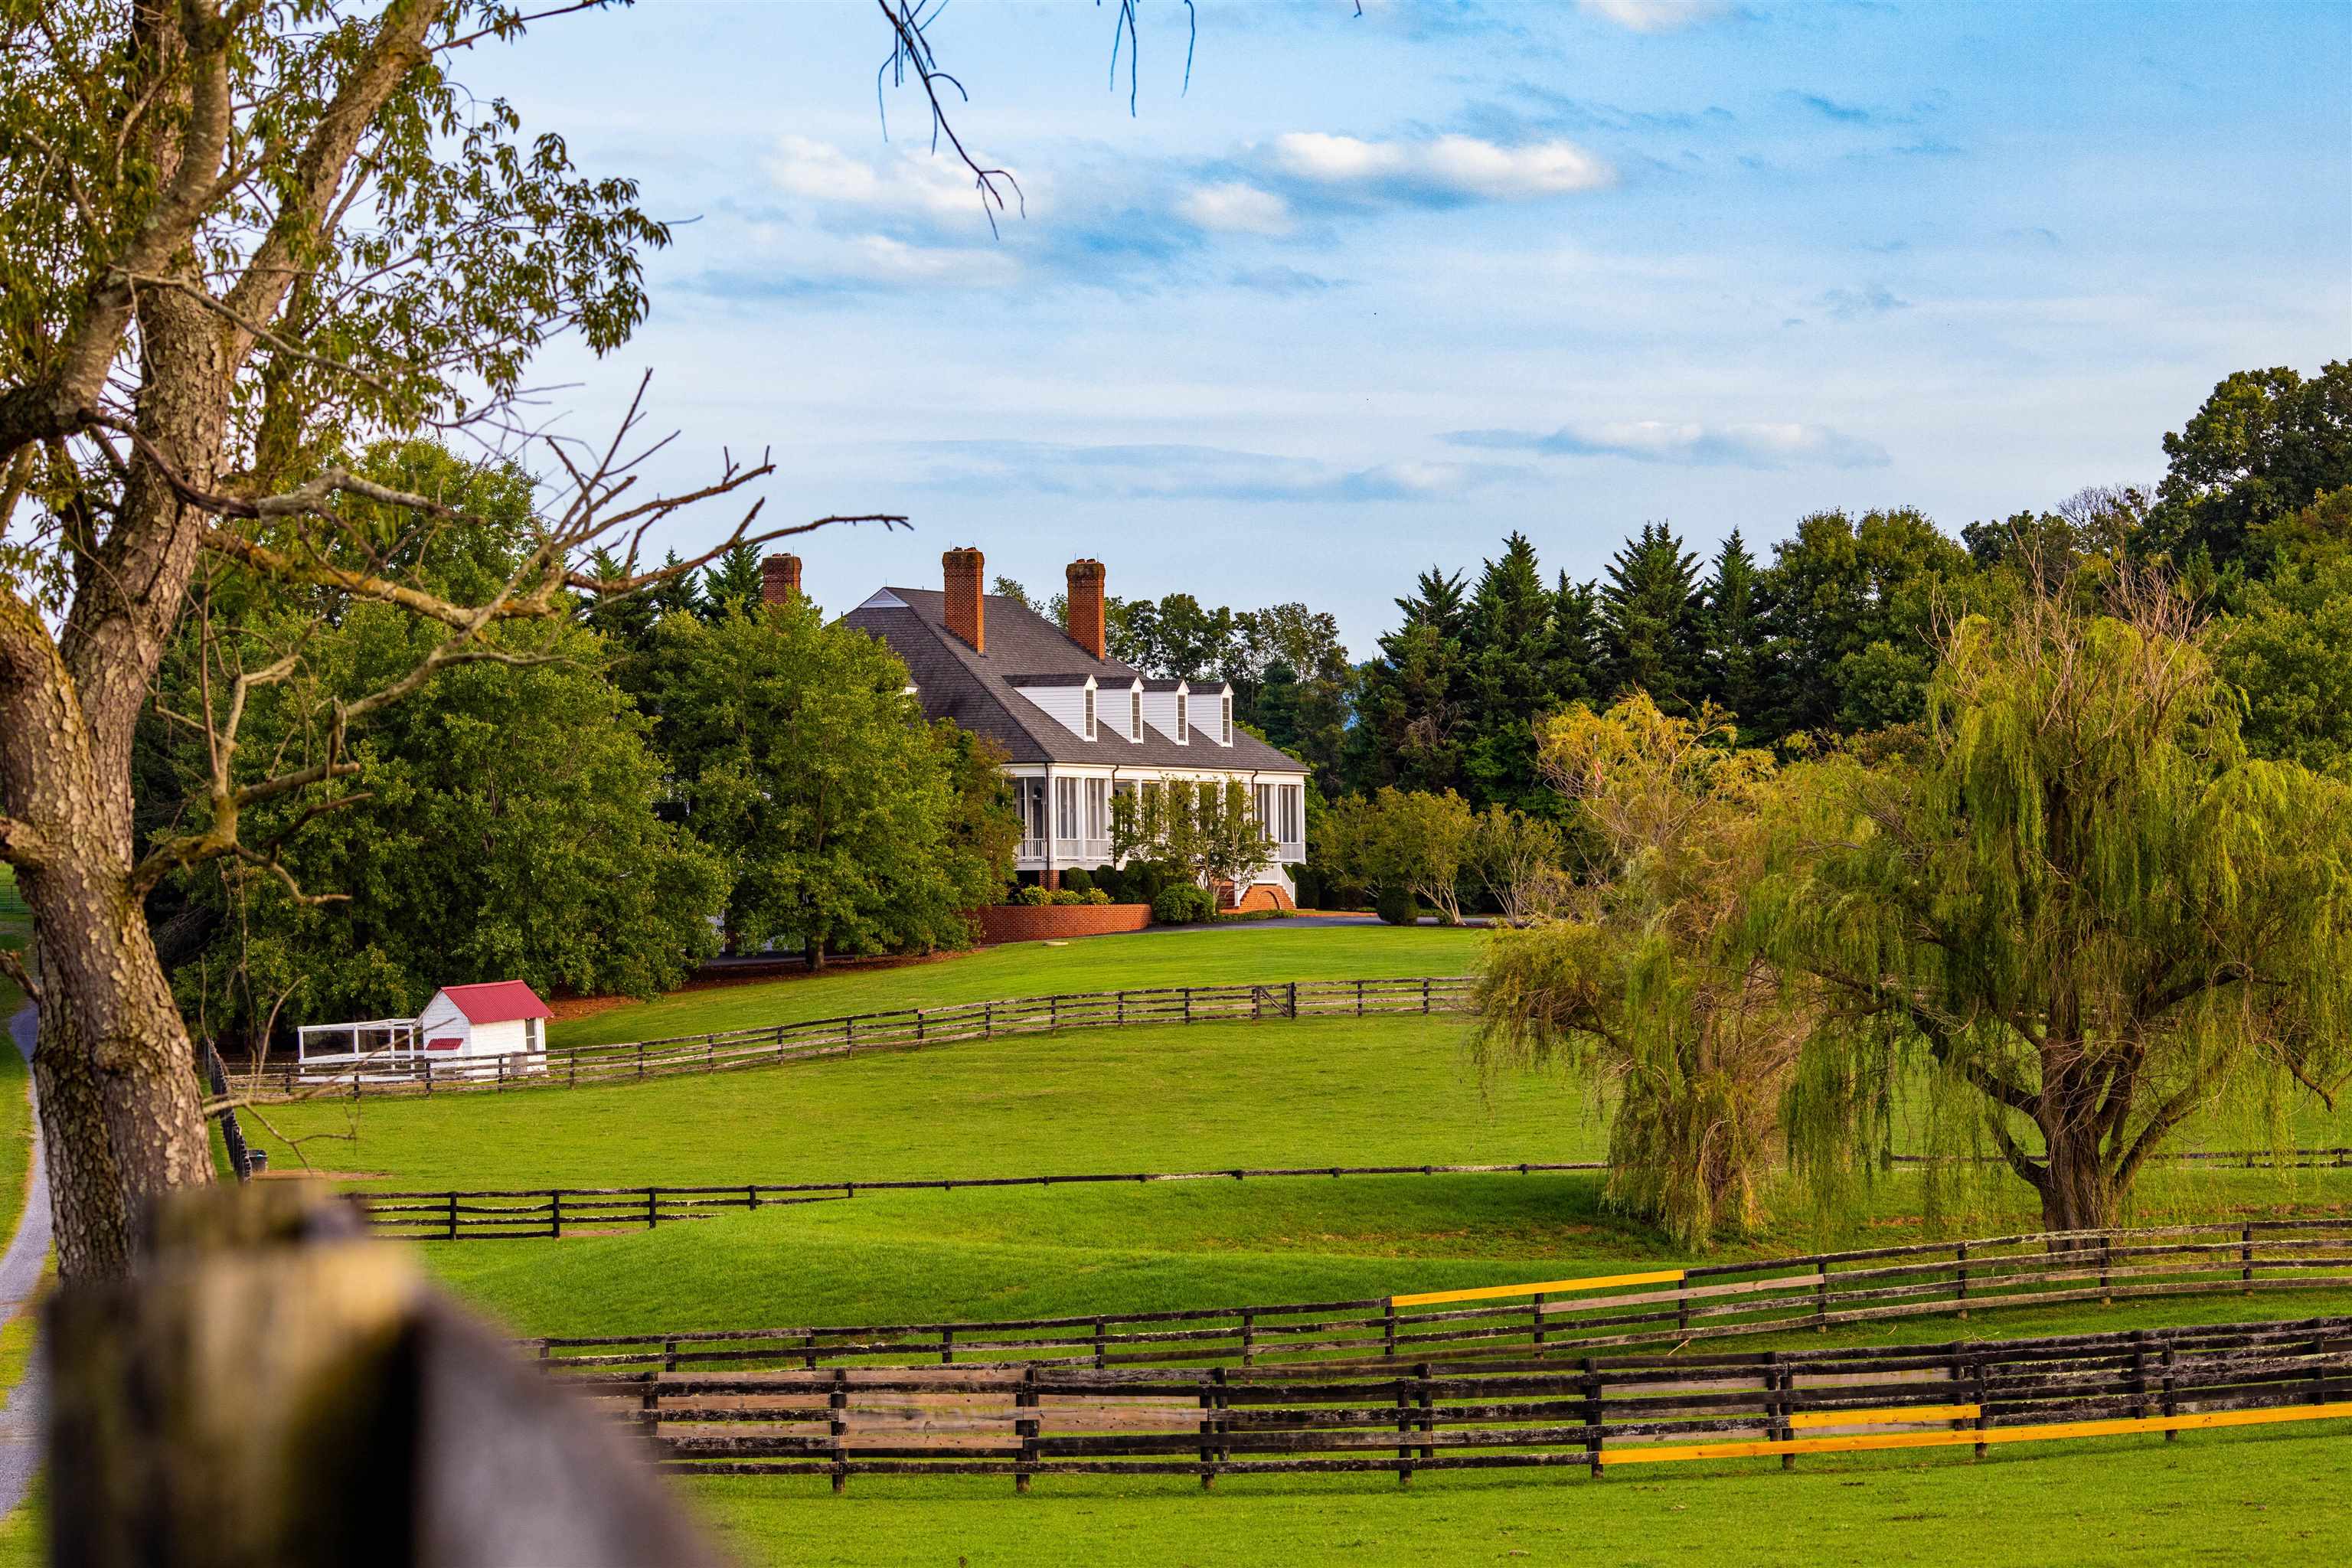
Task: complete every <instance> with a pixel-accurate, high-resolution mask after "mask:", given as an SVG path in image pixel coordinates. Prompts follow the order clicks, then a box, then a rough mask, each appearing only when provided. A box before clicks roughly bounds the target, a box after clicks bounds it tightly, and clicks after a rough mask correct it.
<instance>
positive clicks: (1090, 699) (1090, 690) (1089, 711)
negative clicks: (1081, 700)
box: [1086, 685, 1095, 741]
mask: <svg viewBox="0 0 2352 1568" xmlns="http://www.w3.org/2000/svg"><path fill="white" fill-rule="evenodd" d="M1086 735H1087V740H1089V741H1091V740H1093V739H1094V738H1095V689H1094V687H1093V686H1092V685H1088V686H1087V708H1086Z"/></svg>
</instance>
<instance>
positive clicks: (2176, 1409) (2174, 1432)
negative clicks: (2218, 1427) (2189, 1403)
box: [2164, 1338, 2180, 1443]
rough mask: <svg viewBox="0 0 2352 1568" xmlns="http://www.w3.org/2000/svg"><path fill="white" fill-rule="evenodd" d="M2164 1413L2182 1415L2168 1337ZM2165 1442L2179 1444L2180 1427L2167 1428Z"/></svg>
mask: <svg viewBox="0 0 2352 1568" xmlns="http://www.w3.org/2000/svg"><path fill="white" fill-rule="evenodd" d="M2164 1413H2165V1415H2179V1414H2180V1400H2179V1396H2178V1395H2177V1394H2175V1393H2174V1389H2173V1382H2172V1342H2171V1340H2170V1339H2169V1338H2167V1339H2166V1341H2165V1345H2164ZM2164 1440H2165V1441H2166V1442H2168V1443H2177V1442H2179V1441H2180V1428H2179V1427H2178V1426H2167V1427H2166V1428H2165V1429H2164Z"/></svg>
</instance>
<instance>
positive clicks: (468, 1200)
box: [344, 1160, 1608, 1241]
mask: <svg viewBox="0 0 2352 1568" xmlns="http://www.w3.org/2000/svg"><path fill="white" fill-rule="evenodd" d="M1607 1168H1608V1167H1607V1166H1606V1165H1604V1164H1603V1163H1601V1162H1600V1161H1598V1160H1572V1161H1564V1162H1558V1161H1556V1162H1545V1161H1537V1160H1522V1161H1519V1162H1517V1163H1509V1164H1500V1165H1286V1166H1256V1165H1233V1166H1227V1167H1225V1168H1224V1169H1222V1170H1215V1171H1121V1172H1103V1173H1093V1172H1087V1173H1077V1174H1073V1175H1053V1176H949V1177H941V1178H929V1179H924V1180H919V1181H918V1180H906V1181H888V1182H755V1183H736V1184H729V1185H726V1186H717V1187H662V1186H653V1187H530V1188H503V1189H498V1190H483V1191H478V1192H466V1191H443V1192H424V1193H385V1192H364V1191H362V1192H353V1193H347V1194H344V1195H345V1196H347V1197H349V1198H351V1199H352V1201H353V1202H355V1203H357V1204H358V1205H360V1206H361V1208H362V1211H363V1212H364V1213H365V1215H366V1216H367V1220H368V1223H369V1224H370V1225H371V1226H373V1227H374V1228H375V1229H376V1230H378V1231H379V1232H381V1233H383V1234H384V1235H387V1236H395V1237H406V1238H408V1239H410V1240H414V1241H436V1240H438V1241H457V1240H460V1239H464V1238H467V1237H485V1238H495V1237H560V1236H562V1234H563V1231H564V1227H565V1226H572V1227H574V1228H575V1229H577V1228H580V1227H584V1226H611V1225H614V1224H625V1225H632V1226H636V1225H642V1226H646V1228H648V1229H651V1228H653V1227H654V1226H658V1225H661V1224H664V1223H666V1222H668V1221H671V1220H683V1219H703V1218H707V1217H709V1215H710V1214H711V1213H712V1212H713V1211H716V1210H721V1209H757V1208H770V1207H774V1206H777V1205H783V1204H792V1203H822V1202H824V1201H826V1200H828V1199H833V1198H854V1197H856V1195H857V1194H860V1193H945V1192H956V1191H960V1190H961V1189H963V1188H967V1187H1074V1186H1098V1185H1103V1184H1111V1185H1135V1184H1150V1183H1154V1182H1227V1181H1231V1182H1239V1181H1245V1180H1249V1179H1252V1178H1257V1179H1265V1178H1270V1177H1310V1176H1311V1177H1318V1178H1328V1177H1334V1176H1456V1175H1519V1176H1526V1175H1537V1174H1541V1173H1545V1172H1555V1171H1601V1170H1606V1169H1607Z"/></svg>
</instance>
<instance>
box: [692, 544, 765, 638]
mask: <svg viewBox="0 0 2352 1568" xmlns="http://www.w3.org/2000/svg"><path fill="white" fill-rule="evenodd" d="M760 595H761V587H760V547H759V546H758V545H756V544H738V545H736V546H734V547H733V548H731V549H730V550H728V551H727V552H725V553H723V554H721V555H720V556H719V559H718V561H717V562H716V563H713V564H712V565H710V566H709V567H708V568H706V569H705V570H704V572H703V574H702V604H701V606H700V607H701V610H702V616H703V618H704V619H705V620H712V621H715V620H718V619H719V618H721V617H722V616H725V615H727V613H728V612H729V611H730V610H732V609H740V608H743V607H744V606H746V605H758V604H759V603H760Z"/></svg>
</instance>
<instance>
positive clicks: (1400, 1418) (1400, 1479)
mask: <svg viewBox="0 0 2352 1568" xmlns="http://www.w3.org/2000/svg"><path fill="white" fill-rule="evenodd" d="M1396 1408H1397V1417H1396V1424H1397V1436H1400V1437H1402V1436H1406V1435H1407V1434H1409V1433H1411V1432H1412V1415H1411V1414H1410V1412H1411V1411H1412V1397H1411V1396H1410V1395H1409V1394H1406V1392H1405V1386H1404V1379H1403V1378H1402V1377H1400V1378H1398V1379H1397V1380H1396ZM1397 1485H1399V1486H1401V1487H1409V1486H1411V1485H1412V1449H1411V1448H1410V1447H1403V1446H1402V1445H1400V1446H1399V1447H1398V1448H1397Z"/></svg>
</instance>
